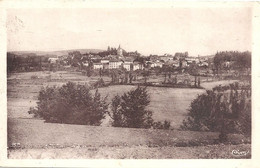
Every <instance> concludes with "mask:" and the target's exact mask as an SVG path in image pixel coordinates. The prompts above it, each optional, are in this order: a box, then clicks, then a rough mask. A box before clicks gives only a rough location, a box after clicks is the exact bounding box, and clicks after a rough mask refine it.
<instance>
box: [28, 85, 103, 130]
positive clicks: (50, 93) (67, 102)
mask: <svg viewBox="0 0 260 168" xmlns="http://www.w3.org/2000/svg"><path fill="white" fill-rule="evenodd" d="M107 108H108V105H107V104H106V98H101V96H100V94H99V93H98V90H96V92H95V94H94V95H93V96H92V94H91V92H90V90H89V88H88V87H86V86H83V85H79V84H78V85H76V84H74V83H72V82H68V83H67V84H65V85H63V86H61V87H55V86H54V87H45V88H42V90H41V91H40V93H39V96H38V102H37V108H36V109H33V108H31V109H30V111H29V113H31V114H34V116H35V117H41V118H43V119H44V120H45V121H46V122H53V123H67V124H82V125H100V124H101V120H102V119H104V118H105V113H106V112H107Z"/></svg>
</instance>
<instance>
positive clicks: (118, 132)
mask: <svg viewBox="0 0 260 168" xmlns="http://www.w3.org/2000/svg"><path fill="white" fill-rule="evenodd" d="M217 138H218V133H212V132H193V131H177V130H154V129H134V128H115V127H98V126H85V125H70V124H54V123H44V122H43V120H36V119H8V146H9V147H11V146H12V144H13V143H19V144H20V146H21V147H22V148H42V147H48V146H52V147H55V148H63V147H70V146H75V145H76V146H77V145H80V146H86V147H88V146H92V147H100V146H109V147H113V146H125V147H127V146H128V147H131V146H139V145H140V146H150V147H156V146H194V145H195V146H196V145H205V144H213V143H214V139H217ZM229 139H230V141H231V142H233V143H235V144H238V143H241V142H242V141H247V140H246V139H245V138H244V137H243V136H241V135H230V136H229Z"/></svg>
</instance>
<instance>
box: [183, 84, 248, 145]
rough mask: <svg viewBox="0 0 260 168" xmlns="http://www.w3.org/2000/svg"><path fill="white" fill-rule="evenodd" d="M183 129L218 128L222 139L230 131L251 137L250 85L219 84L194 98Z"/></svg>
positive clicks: (225, 139) (201, 129)
mask: <svg viewBox="0 0 260 168" xmlns="http://www.w3.org/2000/svg"><path fill="white" fill-rule="evenodd" d="M188 115H189V117H188V118H187V119H186V120H184V121H183V125H182V126H181V128H182V129H184V130H193V131H218V132H220V135H219V140H220V142H225V141H227V140H228V139H227V135H228V133H241V134H244V135H247V136H249V137H250V136H251V87H250V86H249V85H241V84H240V85H239V83H238V82H236V83H234V84H230V85H228V86H218V87H215V88H213V89H212V90H208V91H207V92H206V93H205V94H202V95H199V96H198V97H197V98H196V99H195V100H193V101H192V103H191V107H190V110H189V114H188Z"/></svg>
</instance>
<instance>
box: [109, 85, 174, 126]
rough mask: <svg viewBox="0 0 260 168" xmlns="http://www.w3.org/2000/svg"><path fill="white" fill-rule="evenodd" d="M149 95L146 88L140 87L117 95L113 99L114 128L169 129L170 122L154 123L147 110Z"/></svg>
mask: <svg viewBox="0 0 260 168" xmlns="http://www.w3.org/2000/svg"><path fill="white" fill-rule="evenodd" d="M149 103H150V100H149V95H148V93H147V90H146V87H140V86H138V87H137V88H136V89H135V90H131V91H129V92H127V93H125V94H124V95H123V96H118V95H116V96H115V97H114V98H113V99H112V103H111V113H109V115H110V117H111V118H112V126H114V127H130V128H151V127H153V128H154V129H169V128H170V122H169V121H164V122H163V123H161V122H154V120H153V118H152V115H153V113H152V111H149V110H146V107H147V106H148V105H149Z"/></svg>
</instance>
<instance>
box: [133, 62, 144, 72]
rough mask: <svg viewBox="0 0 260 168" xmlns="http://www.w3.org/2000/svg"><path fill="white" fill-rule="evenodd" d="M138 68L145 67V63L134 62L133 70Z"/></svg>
mask: <svg viewBox="0 0 260 168" xmlns="http://www.w3.org/2000/svg"><path fill="white" fill-rule="evenodd" d="M138 69H143V65H142V64H141V63H139V62H134V63H133V70H134V71H135V70H138Z"/></svg>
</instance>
